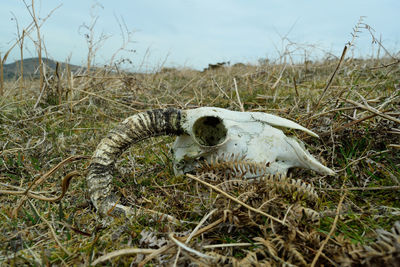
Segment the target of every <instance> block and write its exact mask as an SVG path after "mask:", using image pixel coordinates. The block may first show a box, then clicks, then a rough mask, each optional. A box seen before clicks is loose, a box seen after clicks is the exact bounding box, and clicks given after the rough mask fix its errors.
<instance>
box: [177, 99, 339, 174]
mask: <svg viewBox="0 0 400 267" xmlns="http://www.w3.org/2000/svg"><path fill="white" fill-rule="evenodd" d="M276 127H284V128H292V129H298V130H302V131H304V132H306V133H308V134H310V135H312V136H316V137H318V135H316V134H315V133H313V132H312V131H310V130H308V129H306V128H304V127H302V126H300V125H299V124H297V123H295V122H293V121H290V120H287V119H284V118H281V117H278V116H274V115H270V114H266V113H261V112H236V111H230V110H226V109H222V108H214V107H203V108H197V109H193V110H187V111H186V121H185V122H184V123H183V125H182V128H183V129H185V130H186V132H187V133H188V134H184V135H180V136H178V137H177V139H176V141H175V143H174V146H173V149H172V151H173V156H174V159H173V162H174V171H175V174H183V173H187V172H190V171H192V170H193V169H194V168H195V167H196V166H198V164H199V160H200V159H204V160H206V161H208V162H210V161H211V160H212V158H215V157H220V158H221V157H224V155H236V156H244V157H245V158H246V160H250V161H253V162H258V163H263V164H265V165H266V166H268V168H267V171H268V172H269V173H271V174H275V173H282V174H286V173H287V170H288V169H289V168H291V167H303V168H308V169H312V170H314V171H317V172H319V173H322V174H329V175H333V174H334V172H333V171H332V170H331V169H329V168H327V167H325V166H324V165H322V164H321V163H320V162H318V161H317V160H316V159H315V158H314V157H313V156H312V155H311V154H310V153H308V151H307V150H305V149H304V146H303V144H302V143H299V142H298V141H296V140H295V139H294V138H293V137H288V136H286V135H285V134H284V133H283V132H282V131H281V130H280V129H278V128H276Z"/></svg>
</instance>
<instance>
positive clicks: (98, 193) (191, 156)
mask: <svg viewBox="0 0 400 267" xmlns="http://www.w3.org/2000/svg"><path fill="white" fill-rule="evenodd" d="M277 127H283V128H292V129H298V130H302V131H304V132H306V133H308V134H310V135H312V136H317V135H316V134H315V133H313V132H312V131H310V130H308V129H306V128H304V127H302V126H300V125H298V124H297V123H294V122H292V121H290V120H287V119H283V118H280V117H277V116H274V115H270V114H265V113H260V112H235V111H229V110H226V109H221V108H214V107H203V108H198V109H192V110H179V109H174V108H168V109H155V110H149V111H147V112H142V113H138V114H135V115H133V116H131V117H129V118H126V119H125V120H124V121H123V122H121V123H120V124H119V125H118V126H117V127H115V128H114V129H113V130H111V131H110V133H109V134H108V135H107V136H106V137H105V138H103V139H102V140H101V141H100V143H99V145H98V146H97V148H96V151H95V152H94V153H93V156H92V160H91V163H90V166H89V169H88V175H87V177H86V181H87V185H88V188H89V195H90V198H91V200H92V202H93V205H94V206H95V207H96V208H97V209H98V211H99V213H100V214H102V215H106V214H109V213H110V211H112V213H116V214H118V213H125V214H130V213H134V211H133V210H132V209H130V208H129V207H126V206H124V205H121V204H118V197H117V196H116V195H115V194H114V193H113V187H112V180H113V175H114V166H115V162H116V160H117V158H118V157H119V156H120V155H121V153H122V152H123V151H125V150H126V149H127V148H129V147H130V146H131V145H132V144H135V143H137V142H140V141H142V140H144V139H146V138H149V137H152V136H159V135H176V136H178V138H177V139H176V142H175V144H174V146H173V153H174V169H175V172H176V173H177V174H179V173H185V172H189V171H191V170H193V169H194V168H195V167H196V164H198V163H199V160H201V159H203V158H204V159H206V160H211V158H212V157H213V156H214V157H215V156H221V155H222V154H234V155H238V156H246V158H247V159H248V160H251V161H254V162H259V163H264V164H266V165H267V166H268V168H267V169H266V171H268V172H270V173H282V174H286V172H287V170H288V168H291V167H304V168H310V169H313V170H315V171H317V172H320V173H323V174H329V175H333V174H334V172H333V171H332V170H331V169H329V168H327V167H325V166H323V165H322V164H321V163H319V162H318V161H317V160H316V159H315V158H314V157H312V156H311V155H310V153H308V152H307V151H306V150H305V149H304V148H303V147H302V145H301V143H299V142H298V141H296V140H295V139H294V138H292V137H287V136H286V135H285V134H284V133H283V132H282V131H281V130H280V129H278V128H277Z"/></svg>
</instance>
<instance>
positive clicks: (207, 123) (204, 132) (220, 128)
mask: <svg viewBox="0 0 400 267" xmlns="http://www.w3.org/2000/svg"><path fill="white" fill-rule="evenodd" d="M227 133H228V130H227V129H226V127H225V125H224V123H223V120H222V119H221V118H219V117H217V116H204V117H201V118H199V119H197V120H196V121H195V122H194V124H193V139H194V140H195V142H196V143H197V144H198V145H200V146H203V147H215V146H221V145H222V144H224V143H225V142H226V141H227V140H228V138H227Z"/></svg>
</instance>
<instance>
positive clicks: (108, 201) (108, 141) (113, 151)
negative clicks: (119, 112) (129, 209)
mask: <svg viewBox="0 0 400 267" xmlns="http://www.w3.org/2000/svg"><path fill="white" fill-rule="evenodd" d="M182 119H183V116H182V111H181V110H179V109H175V108H166V109H154V110H148V111H145V112H142V113H138V114H135V115H133V116H131V117H129V118H127V119H125V120H124V121H123V122H121V123H120V124H119V125H117V126H116V127H115V128H114V129H112V130H111V131H110V132H109V133H108V135H107V136H106V137H105V138H103V139H102V140H101V141H100V143H99V145H98V146H97V148H96V150H95V152H94V153H93V156H92V159H91V163H90V165H89V168H88V175H87V177H86V183H87V185H88V189H89V194H90V198H91V200H92V202H93V205H94V206H95V207H96V209H97V210H98V211H99V213H100V214H101V215H105V214H107V212H108V211H109V210H111V209H112V208H113V207H114V206H115V201H116V199H117V198H116V196H114V195H113V193H112V179H113V173H114V167H115V161H116V159H117V158H118V156H120V155H121V154H122V152H124V151H125V150H126V149H127V148H129V147H130V146H131V145H132V144H134V143H137V142H140V141H142V140H144V139H147V138H150V137H154V136H160V135H179V134H182V133H184V132H185V131H184V129H183V128H182V126H181V125H182ZM118 212H121V211H118V210H117V211H116V213H118Z"/></svg>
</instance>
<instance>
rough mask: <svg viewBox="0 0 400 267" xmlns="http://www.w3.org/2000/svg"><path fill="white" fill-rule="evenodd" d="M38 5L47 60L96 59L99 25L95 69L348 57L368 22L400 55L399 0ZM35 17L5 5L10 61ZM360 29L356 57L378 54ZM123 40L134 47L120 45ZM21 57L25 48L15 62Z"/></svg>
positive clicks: (0, 39) (13, 1) (73, 0)
mask: <svg viewBox="0 0 400 267" xmlns="http://www.w3.org/2000/svg"><path fill="white" fill-rule="evenodd" d="M25 2H26V4H27V5H31V4H32V0H26V1H25ZM34 4H35V11H36V16H37V17H38V18H39V19H40V20H39V23H42V22H43V19H44V18H46V17H47V16H48V14H49V13H50V12H51V11H53V13H52V14H51V15H50V17H48V19H47V20H46V21H44V22H43V25H42V27H41V36H42V39H43V42H44V44H45V48H46V51H47V55H48V57H50V58H52V59H55V60H58V61H67V60H69V61H70V63H73V64H77V65H84V64H85V62H86V60H87V55H88V44H87V39H85V35H86V34H88V33H89V31H88V26H90V25H92V24H91V23H92V22H93V21H94V20H96V23H95V25H94V27H93V31H92V32H93V33H94V35H93V37H94V40H95V41H96V43H97V44H99V45H98V46H96V47H95V48H98V49H97V50H96V53H95V59H94V60H95V64H96V65H104V64H109V63H110V62H112V59H113V62H114V63H117V62H120V61H122V59H128V60H130V61H131V64H125V65H123V66H124V67H125V68H128V69H131V70H155V69H157V68H159V67H161V66H166V67H189V68H195V69H202V68H205V67H207V65H208V64H209V63H217V62H222V61H230V62H231V63H232V64H233V63H237V62H243V63H256V62H257V60H258V59H261V58H268V59H271V60H276V59H278V58H280V56H281V55H282V54H283V52H284V51H285V49H288V50H289V51H291V55H292V58H294V59H295V60H296V59H297V60H304V58H305V57H307V59H310V60H316V59H321V58H323V57H324V56H326V55H327V54H331V55H334V56H337V57H340V54H341V51H342V50H343V47H344V45H345V44H346V43H348V42H349V41H351V40H352V35H351V33H352V31H353V28H354V26H355V25H356V24H357V22H358V21H359V19H360V17H361V16H365V18H363V22H364V23H365V24H367V25H369V26H371V27H372V31H373V33H374V35H375V37H376V38H381V41H382V43H383V45H384V46H385V48H387V49H388V50H389V51H391V52H398V51H399V50H400V27H399V22H398V19H399V18H398V16H399V13H400V1H399V0H376V1H372V0H346V1H344V0H336V1H324V0H303V1H300V0H286V1H278V0H264V1H263V0H247V1H246V0H169V1H166V0H113V1H110V0H103V1H100V0H98V1H94V0H68V1H61V0H35V2H34ZM54 9H55V10H54ZM31 21H32V18H31V16H30V13H29V11H28V9H27V8H26V6H25V4H24V2H23V1H22V0H1V4H0V25H1V27H0V53H1V55H2V56H3V55H4V53H5V52H6V51H7V50H8V49H9V48H10V46H11V45H12V44H13V43H14V42H15V40H16V39H17V36H18V30H17V23H18V26H19V29H20V32H21V31H22V29H23V28H25V27H27V26H28V25H29V24H30V23H31ZM121 26H122V27H121ZM121 29H122V30H121ZM360 30H361V32H360V33H358V37H357V38H356V40H355V46H354V47H353V49H352V51H351V53H352V54H351V55H354V56H357V57H370V56H372V55H373V56H376V53H377V51H378V49H377V45H376V44H372V37H371V34H370V33H369V32H368V30H367V29H365V28H361V29H360ZM128 33H129V34H128ZM101 36H103V37H105V38H101ZM99 38H100V39H102V41H101V42H100V43H98V42H97V41H98V40H99ZM36 40H37V34H36V32H34V31H33V32H32V33H31V34H30V36H29V38H26V39H25V42H24V46H25V49H24V56H25V57H26V58H28V57H35V56H36V51H35V48H34V45H33V43H34V42H35V41H36ZM124 40H125V41H128V40H130V42H127V44H126V46H125V47H124V49H121V47H122V46H123V44H124ZM18 59H20V54H19V49H18V47H16V48H14V49H13V50H12V51H11V53H10V55H9V57H8V60H7V62H6V63H12V62H13V61H15V60H18ZM128 60H125V61H124V62H125V63H126V62H128Z"/></svg>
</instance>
